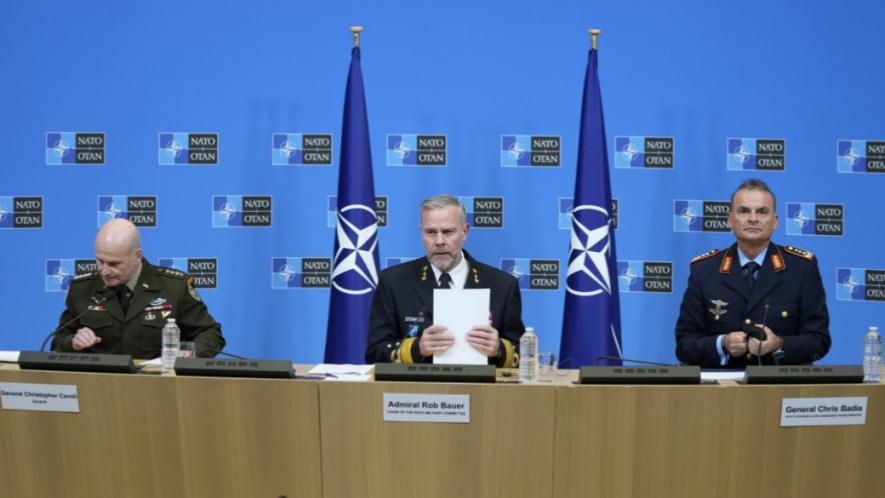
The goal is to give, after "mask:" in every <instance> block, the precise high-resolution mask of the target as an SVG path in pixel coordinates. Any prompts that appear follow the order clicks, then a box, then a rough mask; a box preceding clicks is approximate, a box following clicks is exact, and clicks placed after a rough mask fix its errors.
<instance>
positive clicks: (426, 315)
mask: <svg viewBox="0 0 885 498" xmlns="http://www.w3.org/2000/svg"><path fill="white" fill-rule="evenodd" d="M432 320H433V310H431V309H430V307H429V306H427V305H426V304H425V305H423V306H421V309H419V310H418V319H417V320H415V324H416V327H418V329H420V330H418V332H417V333H416V334H415V337H421V334H423V333H424V329H426V328H427V326H428V325H430V323H429V322H430V321H432ZM425 323H426V325H425Z"/></svg>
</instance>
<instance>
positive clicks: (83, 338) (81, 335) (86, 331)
mask: <svg viewBox="0 0 885 498" xmlns="http://www.w3.org/2000/svg"><path fill="white" fill-rule="evenodd" d="M99 342H101V337H98V336H97V335H95V332H93V331H92V329H90V328H89V327H83V328H81V329H79V330H77V333H76V334H74V340H73V341H72V342H71V345H73V347H74V351H83V350H84V349H87V348H91V347H92V346H95V345H96V344H98V343H99Z"/></svg>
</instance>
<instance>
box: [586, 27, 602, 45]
mask: <svg viewBox="0 0 885 498" xmlns="http://www.w3.org/2000/svg"><path fill="white" fill-rule="evenodd" d="M587 32H588V33H590V48H592V49H593V50H596V44H597V41H598V39H599V35H601V34H602V30H601V29H596V28H590V29H588V30H587Z"/></svg>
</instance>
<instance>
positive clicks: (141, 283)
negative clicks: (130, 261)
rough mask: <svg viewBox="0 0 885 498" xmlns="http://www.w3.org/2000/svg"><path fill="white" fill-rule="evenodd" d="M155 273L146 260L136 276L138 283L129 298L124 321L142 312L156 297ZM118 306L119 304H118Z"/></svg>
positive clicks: (157, 287)
mask: <svg viewBox="0 0 885 498" xmlns="http://www.w3.org/2000/svg"><path fill="white" fill-rule="evenodd" d="M158 289H159V286H158V285H157V279H156V274H155V273H154V269H153V267H152V266H150V265H149V264H148V263H147V262H144V263H143V264H142V267H141V275H140V276H139V277H138V283H136V284H135V290H134V291H133V292H132V298H130V300H129V310H128V311H127V312H126V320H125V321H126V322H128V321H129V320H132V319H133V318H135V317H137V316H139V315H140V314H141V313H143V312H144V308H145V307H146V306H147V305H148V304H150V302H151V301H153V299H154V298H155V297H157V290H158ZM118 306H119V305H118Z"/></svg>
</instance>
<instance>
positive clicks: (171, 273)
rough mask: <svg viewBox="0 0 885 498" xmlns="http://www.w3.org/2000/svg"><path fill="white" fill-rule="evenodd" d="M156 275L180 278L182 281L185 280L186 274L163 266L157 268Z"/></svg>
mask: <svg viewBox="0 0 885 498" xmlns="http://www.w3.org/2000/svg"><path fill="white" fill-rule="evenodd" d="M157 275H162V276H164V277H173V278H180V279H182V280H184V279H185V278H187V273H185V272H183V271H179V270H176V269H175V268H166V267H164V266H158V267H157Z"/></svg>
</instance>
